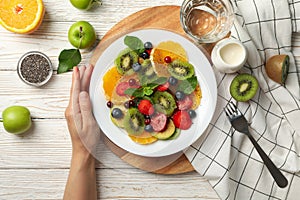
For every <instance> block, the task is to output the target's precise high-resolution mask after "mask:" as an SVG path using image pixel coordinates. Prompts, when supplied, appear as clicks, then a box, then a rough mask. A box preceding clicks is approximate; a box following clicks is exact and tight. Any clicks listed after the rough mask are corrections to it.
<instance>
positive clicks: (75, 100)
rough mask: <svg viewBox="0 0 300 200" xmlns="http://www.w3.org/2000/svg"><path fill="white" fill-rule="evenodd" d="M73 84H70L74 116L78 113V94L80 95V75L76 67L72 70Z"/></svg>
mask: <svg viewBox="0 0 300 200" xmlns="http://www.w3.org/2000/svg"><path fill="white" fill-rule="evenodd" d="M72 81H73V83H72V85H73V86H72V91H71V94H72V96H71V105H72V110H73V113H74V115H76V114H78V113H80V107H79V93H80V74H79V70H78V67H74V68H73V80H72Z"/></svg>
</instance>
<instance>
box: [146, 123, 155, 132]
mask: <svg viewBox="0 0 300 200" xmlns="http://www.w3.org/2000/svg"><path fill="white" fill-rule="evenodd" d="M144 129H145V131H147V132H149V133H151V132H153V127H152V126H151V125H150V124H147V125H146V126H145V128H144Z"/></svg>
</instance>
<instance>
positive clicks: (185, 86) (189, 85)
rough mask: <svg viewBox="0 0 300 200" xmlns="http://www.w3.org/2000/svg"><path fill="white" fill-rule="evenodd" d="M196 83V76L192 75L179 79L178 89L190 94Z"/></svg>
mask: <svg viewBox="0 0 300 200" xmlns="http://www.w3.org/2000/svg"><path fill="white" fill-rule="evenodd" d="M197 85H198V80H197V77H196V76H192V77H191V78H188V79H186V80H183V81H181V83H180V84H179V87H178V90H179V91H182V92H184V93H185V94H191V93H192V92H193V91H194V90H195V88H196V87H197Z"/></svg>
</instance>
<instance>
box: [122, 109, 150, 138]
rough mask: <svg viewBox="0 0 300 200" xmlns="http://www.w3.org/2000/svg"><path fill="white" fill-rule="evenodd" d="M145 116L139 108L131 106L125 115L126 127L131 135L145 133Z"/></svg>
mask: <svg viewBox="0 0 300 200" xmlns="http://www.w3.org/2000/svg"><path fill="white" fill-rule="evenodd" d="M144 121H145V118H144V116H143V115H142V114H141V113H140V111H139V110H138V109H137V108H129V109H128V112H127V113H126V115H125V117H124V122H123V123H124V129H125V130H126V132H127V133H128V134H129V135H133V136H137V135H140V134H142V133H143V131H144V127H145V123H144Z"/></svg>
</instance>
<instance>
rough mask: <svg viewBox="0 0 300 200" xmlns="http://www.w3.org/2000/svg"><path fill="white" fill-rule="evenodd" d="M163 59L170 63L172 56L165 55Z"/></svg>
mask: <svg viewBox="0 0 300 200" xmlns="http://www.w3.org/2000/svg"><path fill="white" fill-rule="evenodd" d="M164 61H165V62H166V63H171V62H172V58H171V57H170V56H166V57H165V58H164Z"/></svg>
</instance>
